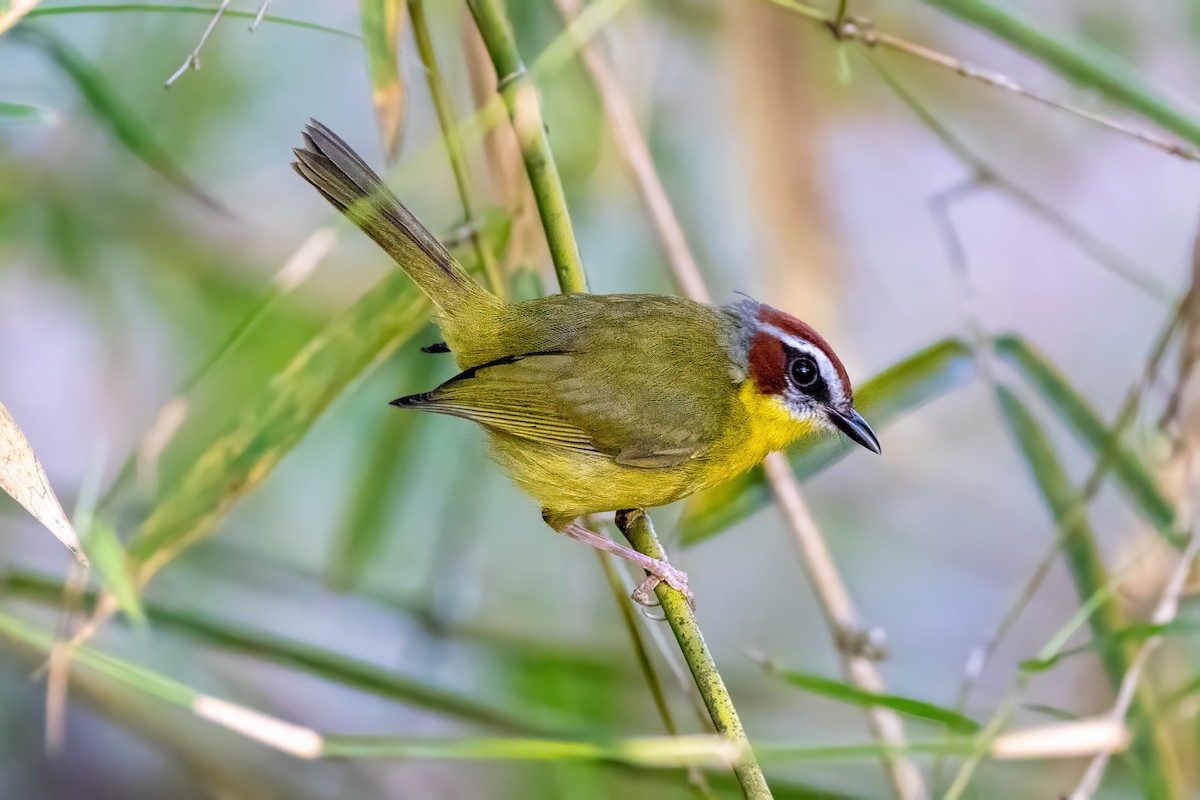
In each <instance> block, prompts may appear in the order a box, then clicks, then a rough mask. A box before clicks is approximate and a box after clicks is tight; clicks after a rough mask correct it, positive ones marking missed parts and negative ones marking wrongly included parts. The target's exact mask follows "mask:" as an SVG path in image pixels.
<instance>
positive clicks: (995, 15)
mask: <svg viewBox="0 0 1200 800" xmlns="http://www.w3.org/2000/svg"><path fill="white" fill-rule="evenodd" d="M925 2H926V3H927V4H928V5H931V6H935V7H936V8H939V9H941V10H942V11H945V12H946V13H948V14H952V15H954V16H955V17H958V18H959V19H960V20H962V21H963V22H966V23H967V24H969V25H972V26H974V27H976V28H980V29H982V30H985V31H987V32H988V33H990V34H992V35H993V36H995V37H997V38H999V39H1002V40H1004V41H1006V42H1008V43H1009V44H1011V45H1012V46H1013V47H1016V48H1017V49H1018V50H1021V51H1022V52H1024V53H1025V54H1026V55H1029V56H1031V57H1033V58H1036V59H1037V60H1038V61H1041V62H1042V63H1043V64H1045V65H1046V66H1048V67H1050V68H1051V69H1052V70H1054V71H1055V72H1057V73H1058V74H1059V75H1061V76H1062V77H1063V78H1065V79H1067V80H1069V81H1071V82H1073V83H1076V84H1079V85H1080V86H1086V87H1088V88H1091V89H1095V90H1097V91H1098V92H1100V94H1102V95H1104V96H1105V97H1107V98H1108V99H1109V100H1111V101H1113V102H1115V103H1119V104H1120V105H1123V106H1125V107H1126V108H1128V109H1130V110H1131V111H1135V112H1137V113H1138V114H1141V115H1142V116H1143V117H1145V118H1146V119H1148V120H1151V121H1152V122H1155V123H1157V124H1159V125H1161V126H1162V127H1163V128H1165V129H1167V130H1169V131H1172V132H1173V133H1176V134H1178V135H1180V136H1182V137H1184V138H1185V139H1187V140H1188V141H1190V142H1191V143H1192V144H1200V119H1197V118H1196V117H1194V116H1192V115H1190V114H1186V113H1184V112H1183V111H1181V110H1180V109H1179V108H1177V107H1176V106H1175V105H1173V104H1172V103H1171V102H1170V101H1168V100H1167V99H1166V98H1165V97H1163V96H1162V95H1160V94H1158V93H1157V92H1156V91H1154V89H1152V88H1151V87H1150V86H1149V85H1148V84H1146V83H1145V82H1144V81H1143V80H1142V79H1141V77H1140V76H1138V74H1137V73H1136V72H1134V71H1133V69H1132V68H1131V67H1129V66H1128V65H1127V64H1123V63H1121V62H1120V61H1119V60H1118V59H1117V58H1116V57H1114V56H1113V55H1111V54H1109V53H1107V52H1105V51H1103V50H1101V49H1100V48H1098V47H1094V46H1090V45H1087V44H1085V43H1082V42H1072V41H1068V40H1066V39H1062V38H1059V37H1056V36H1054V35H1052V34H1049V33H1047V32H1045V31H1044V30H1042V29H1041V28H1039V27H1038V26H1036V25H1035V24H1033V23H1031V22H1029V21H1027V20H1024V19H1022V18H1021V17H1019V16H1017V15H1015V14H1013V13H1011V12H1009V11H1007V10H1004V9H1001V8H998V7H996V6H994V5H992V4H990V3H987V2H984V1H983V0H925Z"/></svg>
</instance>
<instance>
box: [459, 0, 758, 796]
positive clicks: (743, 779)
mask: <svg viewBox="0 0 1200 800" xmlns="http://www.w3.org/2000/svg"><path fill="white" fill-rule="evenodd" d="M468 5H469V6H470V8H471V13H472V15H473V16H474V18H475V24H476V26H477V27H478V28H479V33H480V35H481V36H482V38H483V42H484V45H485V46H486V47H487V51H488V54H489V55H490V56H491V59H492V65H493V66H494V67H495V69H496V75H497V76H498V77H499V86H498V90H499V91H500V93H501V95H502V96H503V97H504V101H505V105H506V106H507V107H508V109H509V115H510V118H511V120H512V125H513V130H514V131H515V133H516V135H517V141H518V143H519V144H520V146H521V153H522V156H523V158H524V160H525V169H526V172H527V173H528V175H529V183H530V186H531V187H532V189H533V193H534V196H535V197H536V198H537V201H538V210H539V212H540V213H541V217H542V225H543V227H544V228H545V229H546V240H547V243H548V244H549V247H550V252H551V255H552V257H553V259H554V267H555V272H556V273H557V275H558V282H559V287H560V288H561V289H562V291H563V292H586V291H587V279H586V277H585V276H584V272H583V264H582V262H581V261H580V259H579V250H578V246H577V245H576V243H575V236H574V232H573V231H572V228H571V220H570V217H569V216H568V211H567V205H566V200H565V196H564V194H563V188H562V182H561V181H560V179H559V175H558V169H557V167H556V166H555V163H554V155H553V153H552V152H551V150H550V145H549V142H548V141H547V139H546V135H545V130H546V129H545V124H544V123H543V121H542V116H541V106H540V104H539V102H538V98H537V90H536V89H535V88H534V86H533V84H532V83H531V82H530V81H529V78H528V75H527V74H526V72H525V65H524V64H523V63H522V61H521V56H520V53H519V52H518V51H517V47H516V42H515V41H514V40H513V34H512V29H511V27H509V24H508V20H507V18H506V17H505V15H504V10H503V7H502V4H501V0H468ZM617 519H618V525H619V526H620V527H621V530H622V532H623V533H625V535H626V537H627V538H629V541H630V543H631V544H632V545H633V546H634V548H635V549H637V550H638V551H639V552H641V553H643V554H645V555H648V556H650V557H651V558H657V559H660V560H665V558H666V554H665V553H664V552H663V549H662V545H660V544H659V542H658V538H657V536H656V535H655V533H654V529H653V527H651V525H650V520H649V518H648V517H647V516H646V514H645V512H643V511H641V510H640V509H639V510H635V511H623V512H618V514H617ZM639 520H640V521H641V522H638V521H639ZM655 591H656V593H657V594H658V598H659V602H661V603H662V608H663V612H664V614H666V617H667V622H668V623H669V624H670V626H671V630H672V631H673V632H674V633H675V638H676V640H677V641H678V642H679V646H680V649H681V650H682V651H683V656H684V659H685V660H686V661H687V664H688V668H689V669H690V670H691V672H692V677H693V678H694V679H695V682H696V689H697V690H698V691H699V692H700V695H701V697H702V698H703V699H704V705H705V707H706V708H707V709H708V712H709V716H710V717H711V718H712V721H713V724H714V725H715V726H716V728H717V731H718V732H719V733H720V734H721V735H722V736H723V737H725V738H726V739H728V740H729V741H731V742H733V743H734V744H735V746H736V747H737V748H738V753H737V758H736V760H735V762H734V763H733V765H732V766H733V770H734V774H735V775H736V777H737V779H738V782H739V783H740V784H741V786H742V791H743V792H744V794H745V796H746V798H747V799H748V800H765V799H768V798H770V797H771V790H770V789H769V788H768V787H767V781H766V778H765V777H764V776H763V773H762V769H761V767H759V765H758V762H757V760H755V758H754V754H753V752H752V751H751V749H750V742H749V740H748V739H747V738H746V732H745V730H744V729H743V728H742V723H741V721H740V720H739V719H738V716H737V711H736V710H735V709H734V706H733V701H732V700H731V699H730V697H729V691H728V690H727V689H726V688H725V682H724V681H723V680H721V674H720V672H718V670H717V666H716V663H715V662H714V661H713V658H712V655H711V654H709V652H708V648H707V646H706V645H705V644H704V636H703V635H702V634H701V632H700V626H699V624H698V623H697V622H696V617H695V615H694V614H693V613H692V609H691V607H690V605H689V604H688V602H687V600H686V598H684V596H683V595H682V594H680V593H679V592H677V591H675V590H674V589H670V588H669V587H666V586H664V585H662V584H659V586H658V587H657V589H656V590H655Z"/></svg>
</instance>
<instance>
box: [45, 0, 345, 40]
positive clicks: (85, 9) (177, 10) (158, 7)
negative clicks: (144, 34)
mask: <svg viewBox="0 0 1200 800" xmlns="http://www.w3.org/2000/svg"><path fill="white" fill-rule="evenodd" d="M124 11H130V12H134V13H138V14H145V13H155V12H156V13H163V14H199V15H200V16H205V17H211V16H212V15H213V6H211V5H207V6H175V5H167V4H165V3H110V4H108V5H105V4H100V3H96V4H91V3H89V4H87V5H70V6H47V7H42V8H35V9H33V10H32V11H29V12H28V13H26V14H25V19H34V18H35V17H51V16H55V17H57V16H60V15H63V14H116V13H120V12H124ZM223 14H224V16H226V17H230V18H241V19H255V18H256V17H257V16H258V15H257V14H256V13H255V12H253V11H235V10H233V9H231V8H227V9H225V11H224V12H223ZM262 21H263V22H271V23H275V24H279V25H290V26H292V27H295V28H306V29H308V30H310V31H319V32H321V33H329V34H333V35H334V36H340V37H343V38H345V39H358V38H360V37H359V35H358V34H357V33H351V32H350V31H343V30H339V29H337V28H330V27H329V26H327V25H318V24H317V23H315V22H306V21H305V20H302V19H289V18H288V17H276V16H272V15H271V14H267V15H266V16H264V17H263V18H262Z"/></svg>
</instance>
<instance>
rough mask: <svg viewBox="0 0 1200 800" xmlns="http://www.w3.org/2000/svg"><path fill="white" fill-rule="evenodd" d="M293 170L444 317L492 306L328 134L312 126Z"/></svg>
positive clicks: (432, 239)
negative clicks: (477, 305) (476, 304)
mask: <svg viewBox="0 0 1200 800" xmlns="http://www.w3.org/2000/svg"><path fill="white" fill-rule="evenodd" d="M303 135H304V145H305V146H304V147H303V148H296V149H294V150H293V151H292V152H294V153H295V154H296V161H295V162H294V163H293V164H292V168H293V169H295V170H296V172H297V173H299V175H300V177H302V178H304V180H306V181H308V182H309V183H310V184H312V186H313V187H314V188H316V189H317V191H319V192H320V193H321V194H322V195H323V196H324V197H325V199H326V200H328V201H329V202H330V203H331V204H332V205H333V206H334V207H335V208H337V209H338V210H339V211H341V212H342V213H343V214H345V215H346V216H347V217H348V218H349V219H350V220H351V221H352V222H353V223H354V224H355V225H357V226H358V227H359V228H361V229H362V230H363V232H364V233H366V234H367V235H368V236H370V237H371V238H372V239H374V240H375V243H376V244H378V245H379V246H380V247H382V248H383V249H384V251H385V252H386V253H387V254H388V255H390V256H391V257H392V258H393V259H394V260H395V261H396V263H397V264H399V265H400V266H401V267H402V268H403V269H404V271H405V272H407V273H408V275H409V276H410V277H411V278H412V279H413V281H414V282H415V283H416V284H417V286H419V287H420V288H421V291H423V292H425V294H427V295H428V296H429V299H431V300H432V301H433V302H434V304H435V305H437V306H438V308H440V309H441V310H442V312H443V313H445V314H451V315H455V314H458V313H461V312H463V311H464V310H466V307H467V306H469V305H471V304H472V303H473V302H476V301H480V300H484V301H487V300H491V301H495V299H496V298H495V297H494V296H493V295H491V294H490V293H489V292H487V290H485V289H484V288H483V287H482V286H480V285H479V284H478V283H476V282H475V281H474V280H473V279H472V278H471V276H470V275H468V274H467V272H466V270H464V269H463V268H462V266H461V265H460V264H459V263H458V262H457V261H455V260H454V257H453V256H452V255H450V252H449V251H448V250H447V249H446V248H445V246H444V245H442V243H441V242H440V241H439V240H438V238H437V237H436V236H434V235H433V234H432V233H430V232H429V230H428V229H427V228H426V227H425V226H424V225H422V224H421V222H420V220H418V219H417V218H416V217H415V216H413V214H412V212H411V211H409V210H408V209H407V208H405V207H404V204H403V203H401V202H400V200H399V199H398V198H397V197H396V195H394V194H392V192H391V190H390V189H388V188H387V186H386V185H384V183H383V181H382V180H381V179H380V177H379V176H378V175H376V174H375V172H374V171H373V170H372V169H371V168H370V167H369V166H367V163H366V162H365V161H363V159H362V158H361V157H360V156H359V155H358V153H356V152H354V150H353V149H351V147H350V145H348V144H346V143H345V142H344V141H342V139H341V138H340V137H339V136H338V135H337V134H335V133H334V132H333V131H331V130H329V128H327V127H325V126H324V125H323V124H321V123H320V122H317V121H316V120H310V122H309V124H308V125H307V126H306V127H305V130H304V134H303Z"/></svg>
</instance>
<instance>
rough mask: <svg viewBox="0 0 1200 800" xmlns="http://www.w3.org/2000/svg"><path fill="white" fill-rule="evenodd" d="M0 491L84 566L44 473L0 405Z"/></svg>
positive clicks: (75, 536) (85, 562)
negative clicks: (31, 516)
mask: <svg viewBox="0 0 1200 800" xmlns="http://www.w3.org/2000/svg"><path fill="white" fill-rule="evenodd" d="M0 489H3V490H4V491H5V492H7V493H8V494H9V495H11V496H12V498H13V499H14V500H16V501H17V502H18V503H20V504H21V506H22V507H23V508H24V509H25V510H26V511H28V512H29V513H30V514H32V515H33V516H34V517H35V518H36V519H37V521H38V522H40V523H42V524H43V525H45V526H46V529H47V530H49V531H50V532H51V533H53V534H54V538H56V539H58V540H59V541H60V542H62V543H63V544H64V545H66V546H67V549H68V550H70V551H71V552H72V553H74V554H75V558H77V559H79V563H80V564H82V565H83V566H85V567H86V566H87V565H88V560H87V557H86V556H85V555H84V554H83V546H82V544H80V541H79V535H78V534H77V533H76V532H75V526H73V525H72V524H71V520H69V519H68V518H67V515H66V513H65V512H64V511H63V508H62V504H61V503H59V502H58V496H57V495H55V494H54V489H53V488H51V486H50V479H49V478H47V477H46V470H44V469H43V468H42V463H41V462H40V461H38V457H37V455H36V454H35V453H34V452H33V447H32V446H31V445H30V444H29V440H28V439H26V438H25V434H24V433H22V432H21V428H20V427H18V425H17V421H16V420H15V419H13V417H12V414H10V413H8V409H7V408H5V407H4V404H3V403H0Z"/></svg>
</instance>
